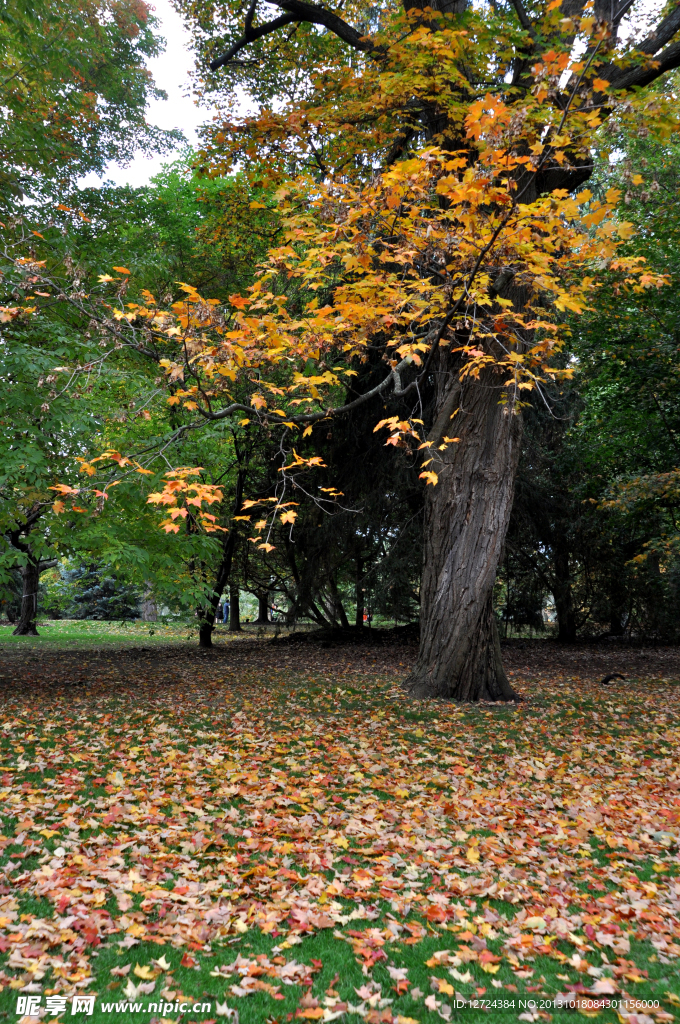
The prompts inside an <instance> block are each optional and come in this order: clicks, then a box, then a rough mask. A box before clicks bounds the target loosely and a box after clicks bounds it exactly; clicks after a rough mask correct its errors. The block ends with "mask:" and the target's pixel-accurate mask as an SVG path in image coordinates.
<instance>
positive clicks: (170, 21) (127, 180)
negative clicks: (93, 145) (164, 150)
mask: <svg viewBox="0 0 680 1024" xmlns="http://www.w3.org/2000/svg"><path fill="white" fill-rule="evenodd" d="M153 7H154V8H155V13H156V17H157V18H158V19H159V21H160V22H161V26H160V34H161V35H162V36H163V37H164V38H165V40H166V48H165V53H163V54H162V55H161V56H160V57H156V58H155V59H154V60H150V61H149V69H150V71H151V72H152V74H153V76H154V79H155V81H156V85H158V86H159V87H160V88H161V89H165V91H166V92H167V94H168V98H167V100H154V101H153V102H152V103H150V104H149V109H148V111H147V120H148V121H149V123H150V124H155V125H158V127H159V128H181V130H182V131H183V132H184V135H185V136H186V138H187V140H188V142H190V143H191V144H192V145H195V144H196V141H197V137H196V129H197V127H198V126H199V125H200V124H202V123H203V122H204V121H207V120H209V118H210V111H208V110H206V109H203V110H199V108H198V107H197V106H196V105H195V104H194V102H193V100H191V99H189V98H188V97H187V96H186V93H187V91H188V90H187V85H188V82H189V71H190V70H191V68H192V67H193V58H192V56H191V53H190V51H189V46H188V33H187V32H186V30H185V28H184V26H183V25H182V20H181V18H180V17H179V15H178V14H177V13H176V12H175V11H174V10H173V8H172V7H171V5H170V2H169V0H153ZM171 159H172V157H171V156H163V157H154V158H153V159H151V160H146V159H145V158H144V157H143V156H138V157H136V158H135V159H134V160H133V161H132V162H131V164H130V165H129V167H119V166H118V165H117V164H114V163H112V164H109V165H108V167H107V169H106V172H105V174H104V178H106V179H107V180H110V181H115V182H116V184H118V185H125V184H128V185H145V184H146V183H147V182H148V181H149V178H151V177H152V176H153V175H154V174H157V173H158V171H160V169H161V167H162V166H163V164H164V163H168V162H169V161H170V160H171ZM100 181H101V178H100V177H99V176H98V175H96V174H88V175H87V177H85V178H83V179H81V182H80V184H81V185H95V186H96V185H98V184H99V183H100Z"/></svg>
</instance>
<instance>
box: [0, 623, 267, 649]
mask: <svg viewBox="0 0 680 1024" xmlns="http://www.w3.org/2000/svg"><path fill="white" fill-rule="evenodd" d="M279 628H280V629H281V628H282V627H279ZM13 629H14V626H13V625H11V624H8V623H6V624H0V650H2V648H3V647H4V646H5V645H15V644H19V645H22V646H23V647H25V648H26V649H27V650H33V649H36V650H40V649H42V648H47V649H51V648H57V649H62V648H63V649H66V650H68V649H69V648H79V647H82V648H91V647H107V648H111V649H115V648H119V647H129V646H133V647H138V646H139V645H140V644H144V645H145V646H153V647H164V646H166V645H167V644H176V643H186V642H187V641H196V639H197V637H198V629H197V627H196V626H194V625H193V623H191V624H187V623H182V622H176V621H166V622H142V621H141V620H135V621H134V622H97V621H90V620H78V619H48V620H45V621H42V622H39V623H38V634H39V635H38V636H13V635H12V630H13ZM258 630H259V633H260V634H262V635H267V634H269V633H274V632H275V631H276V626H274V625H272V626H267V627H265V628H264V629H263V628H260V627H258V626H254V625H252V624H250V623H244V625H243V632H244V634H245V636H251V635H257V633H258ZM282 631H283V632H287V631H286V630H282ZM237 636H238V634H233V633H229V631H228V629H227V627H226V626H222V625H219V626H216V628H215V634H214V640H215V642H217V643H226V642H229V641H231V640H233V639H234V638H235V637H237Z"/></svg>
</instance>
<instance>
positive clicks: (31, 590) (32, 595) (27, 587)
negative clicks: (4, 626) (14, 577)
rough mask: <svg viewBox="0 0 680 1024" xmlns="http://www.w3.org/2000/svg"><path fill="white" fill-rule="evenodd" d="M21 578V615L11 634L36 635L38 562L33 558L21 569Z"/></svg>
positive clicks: (38, 581)
mask: <svg viewBox="0 0 680 1024" xmlns="http://www.w3.org/2000/svg"><path fill="white" fill-rule="evenodd" d="M21 576H22V579H23V586H22V595H21V615H20V616H19V619H18V622H17V625H16V628H15V629H14V630H13V631H12V634H13V636H38V630H37V629H36V625H35V618H36V615H37V614H38V586H39V584H40V563H39V562H37V561H36V560H35V559H33V558H29V561H28V562H27V563H26V565H25V566H24V567H23V568H22V570H21Z"/></svg>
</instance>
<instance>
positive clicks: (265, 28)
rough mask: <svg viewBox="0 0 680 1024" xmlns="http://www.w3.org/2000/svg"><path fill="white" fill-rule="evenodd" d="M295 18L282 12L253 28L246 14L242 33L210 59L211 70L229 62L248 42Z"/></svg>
mask: <svg viewBox="0 0 680 1024" xmlns="http://www.w3.org/2000/svg"><path fill="white" fill-rule="evenodd" d="M248 14H250V11H249V12H248ZM297 20H298V19H297V18H296V17H294V16H293V15H292V14H282V15H281V16H280V17H279V18H274V20H273V21H267V22H265V24H264V25H260V27H259V28H255V29H253V28H250V27H249V25H248V23H247V22H248V18H247V16H246V30H245V33H244V35H243V36H241V38H240V39H239V40H237V42H235V43H234V44H233V46H230V47H229V49H228V50H227V51H226V52H225V53H223V54H222V56H221V57H216V58H215V60H211V61H210V69H211V71H217V69H218V68H221V67H224V65H225V64H230V63H231V61H232V60H233V58H234V57H235V56H236V54H237V53H239V52H240V51H241V50H242V49H243V48H244V47H245V46H248V45H249V44H250V43H254V42H255V41H256V40H257V39H261V38H262V36H268V35H271V33H272V32H276V31H277V30H278V29H280V28H283V27H284V25H290V24H292V23H293V22H294V21H297ZM251 21H252V17H251Z"/></svg>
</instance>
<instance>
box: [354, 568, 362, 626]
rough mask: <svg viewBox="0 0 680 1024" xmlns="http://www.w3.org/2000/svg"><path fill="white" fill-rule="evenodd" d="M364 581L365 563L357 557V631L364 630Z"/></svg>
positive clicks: (355, 590)
mask: <svg viewBox="0 0 680 1024" xmlns="http://www.w3.org/2000/svg"><path fill="white" fill-rule="evenodd" d="M363 580H364V563H363V559H362V558H361V556H360V555H357V557H356V575H355V577H354V599H355V601H356V604H357V608H356V612H355V617H354V626H355V628H356V629H363V628H364V590H363V587H362V586H361V584H362V583H363Z"/></svg>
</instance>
